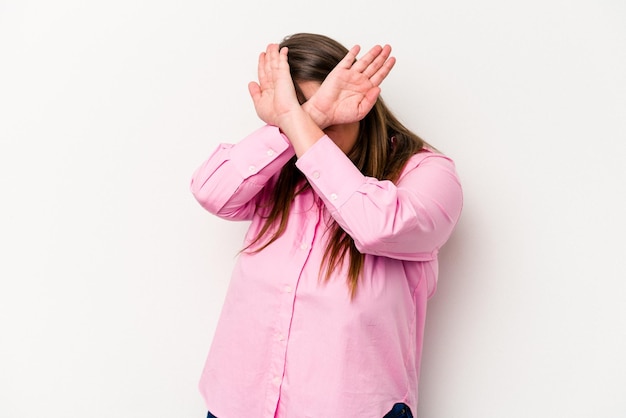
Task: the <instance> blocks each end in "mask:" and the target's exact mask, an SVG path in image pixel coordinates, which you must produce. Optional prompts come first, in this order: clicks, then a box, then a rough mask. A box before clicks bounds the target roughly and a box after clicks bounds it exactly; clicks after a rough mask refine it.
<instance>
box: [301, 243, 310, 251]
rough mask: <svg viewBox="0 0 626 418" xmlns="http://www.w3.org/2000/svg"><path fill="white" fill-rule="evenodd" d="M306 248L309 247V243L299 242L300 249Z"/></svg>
mask: <svg viewBox="0 0 626 418" xmlns="http://www.w3.org/2000/svg"><path fill="white" fill-rule="evenodd" d="M308 248H309V245H308V244H306V243H304V242H303V243H302V244H300V249H301V250H306V249H308Z"/></svg>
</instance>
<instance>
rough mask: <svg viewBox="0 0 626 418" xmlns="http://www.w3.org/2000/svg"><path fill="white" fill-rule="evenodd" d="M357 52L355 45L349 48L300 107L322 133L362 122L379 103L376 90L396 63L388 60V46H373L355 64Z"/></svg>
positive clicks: (392, 59)
mask: <svg viewBox="0 0 626 418" xmlns="http://www.w3.org/2000/svg"><path fill="white" fill-rule="evenodd" d="M360 49H361V48H360V47H359V46H358V45H355V46H354V47H352V49H350V51H349V52H348V53H347V54H346V56H345V57H344V58H343V59H342V60H341V61H340V62H339V64H337V66H336V67H335V68H334V69H333V70H332V71H331V72H330V74H328V76H327V77H326V79H325V80H324V82H323V83H322V84H321V86H320V88H319V89H318V90H317V92H316V93H315V94H314V95H313V96H312V97H311V98H310V99H309V100H308V101H307V102H306V103H305V104H304V105H303V108H304V109H305V110H306V111H307V113H309V115H310V116H311V117H312V118H313V120H314V121H315V122H316V123H317V125H318V126H319V127H320V128H322V129H324V128H326V127H328V126H330V125H338V124H344V123H352V122H358V121H360V120H361V119H363V118H364V117H365V115H367V113H368V112H369V111H370V110H371V109H372V107H373V106H374V104H375V103H376V100H377V99H378V95H379V94H380V87H378V86H379V85H380V83H382V81H383V80H384V79H385V77H387V75H388V74H389V72H390V71H391V69H392V68H393V66H394V64H395V62H396V60H395V58H393V57H389V54H390V53H391V47H390V46H389V45H385V46H384V47H381V46H380V45H376V46H374V47H373V48H372V49H370V50H369V51H368V52H367V54H365V55H364V56H363V57H362V58H360V59H359V60H356V56H357V54H358V53H359V51H360ZM355 60H356V61H355Z"/></svg>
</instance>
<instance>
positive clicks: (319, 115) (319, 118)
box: [302, 100, 330, 130]
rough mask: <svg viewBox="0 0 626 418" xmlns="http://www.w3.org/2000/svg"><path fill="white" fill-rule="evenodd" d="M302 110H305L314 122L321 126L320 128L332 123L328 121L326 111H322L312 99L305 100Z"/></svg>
mask: <svg viewBox="0 0 626 418" xmlns="http://www.w3.org/2000/svg"><path fill="white" fill-rule="evenodd" d="M302 110H304V111H305V112H306V113H307V114H308V115H309V117H310V118H311V119H312V120H313V122H315V124H316V125H317V126H318V127H319V128H320V129H322V130H323V129H326V128H328V127H329V126H330V123H328V117H327V116H326V114H325V113H324V112H320V111H319V110H318V109H317V108H316V107H315V105H314V104H313V103H312V101H311V100H309V101H307V102H305V103H304V104H303V105H302Z"/></svg>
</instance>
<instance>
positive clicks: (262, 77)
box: [257, 52, 267, 86]
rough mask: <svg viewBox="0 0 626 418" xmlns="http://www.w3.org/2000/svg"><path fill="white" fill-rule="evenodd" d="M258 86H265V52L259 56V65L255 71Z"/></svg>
mask: <svg viewBox="0 0 626 418" xmlns="http://www.w3.org/2000/svg"><path fill="white" fill-rule="evenodd" d="M257 76H258V79H259V84H260V85H261V86H265V85H266V84H267V72H266V71H265V52H261V53H260V54H259V65H258V70H257Z"/></svg>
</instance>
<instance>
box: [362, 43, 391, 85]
mask: <svg viewBox="0 0 626 418" xmlns="http://www.w3.org/2000/svg"><path fill="white" fill-rule="evenodd" d="M389 54H391V47H390V46H389V45H385V46H384V47H382V48H381V50H380V52H379V54H378V55H377V56H376V57H375V58H374V60H373V61H372V62H371V63H370V64H369V65H368V66H367V68H365V70H363V74H364V75H365V76H366V77H367V78H370V77H372V76H373V75H374V74H376V72H377V71H378V70H379V69H380V68H381V67H382V66H383V64H384V63H385V62H386V61H387V58H389Z"/></svg>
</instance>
